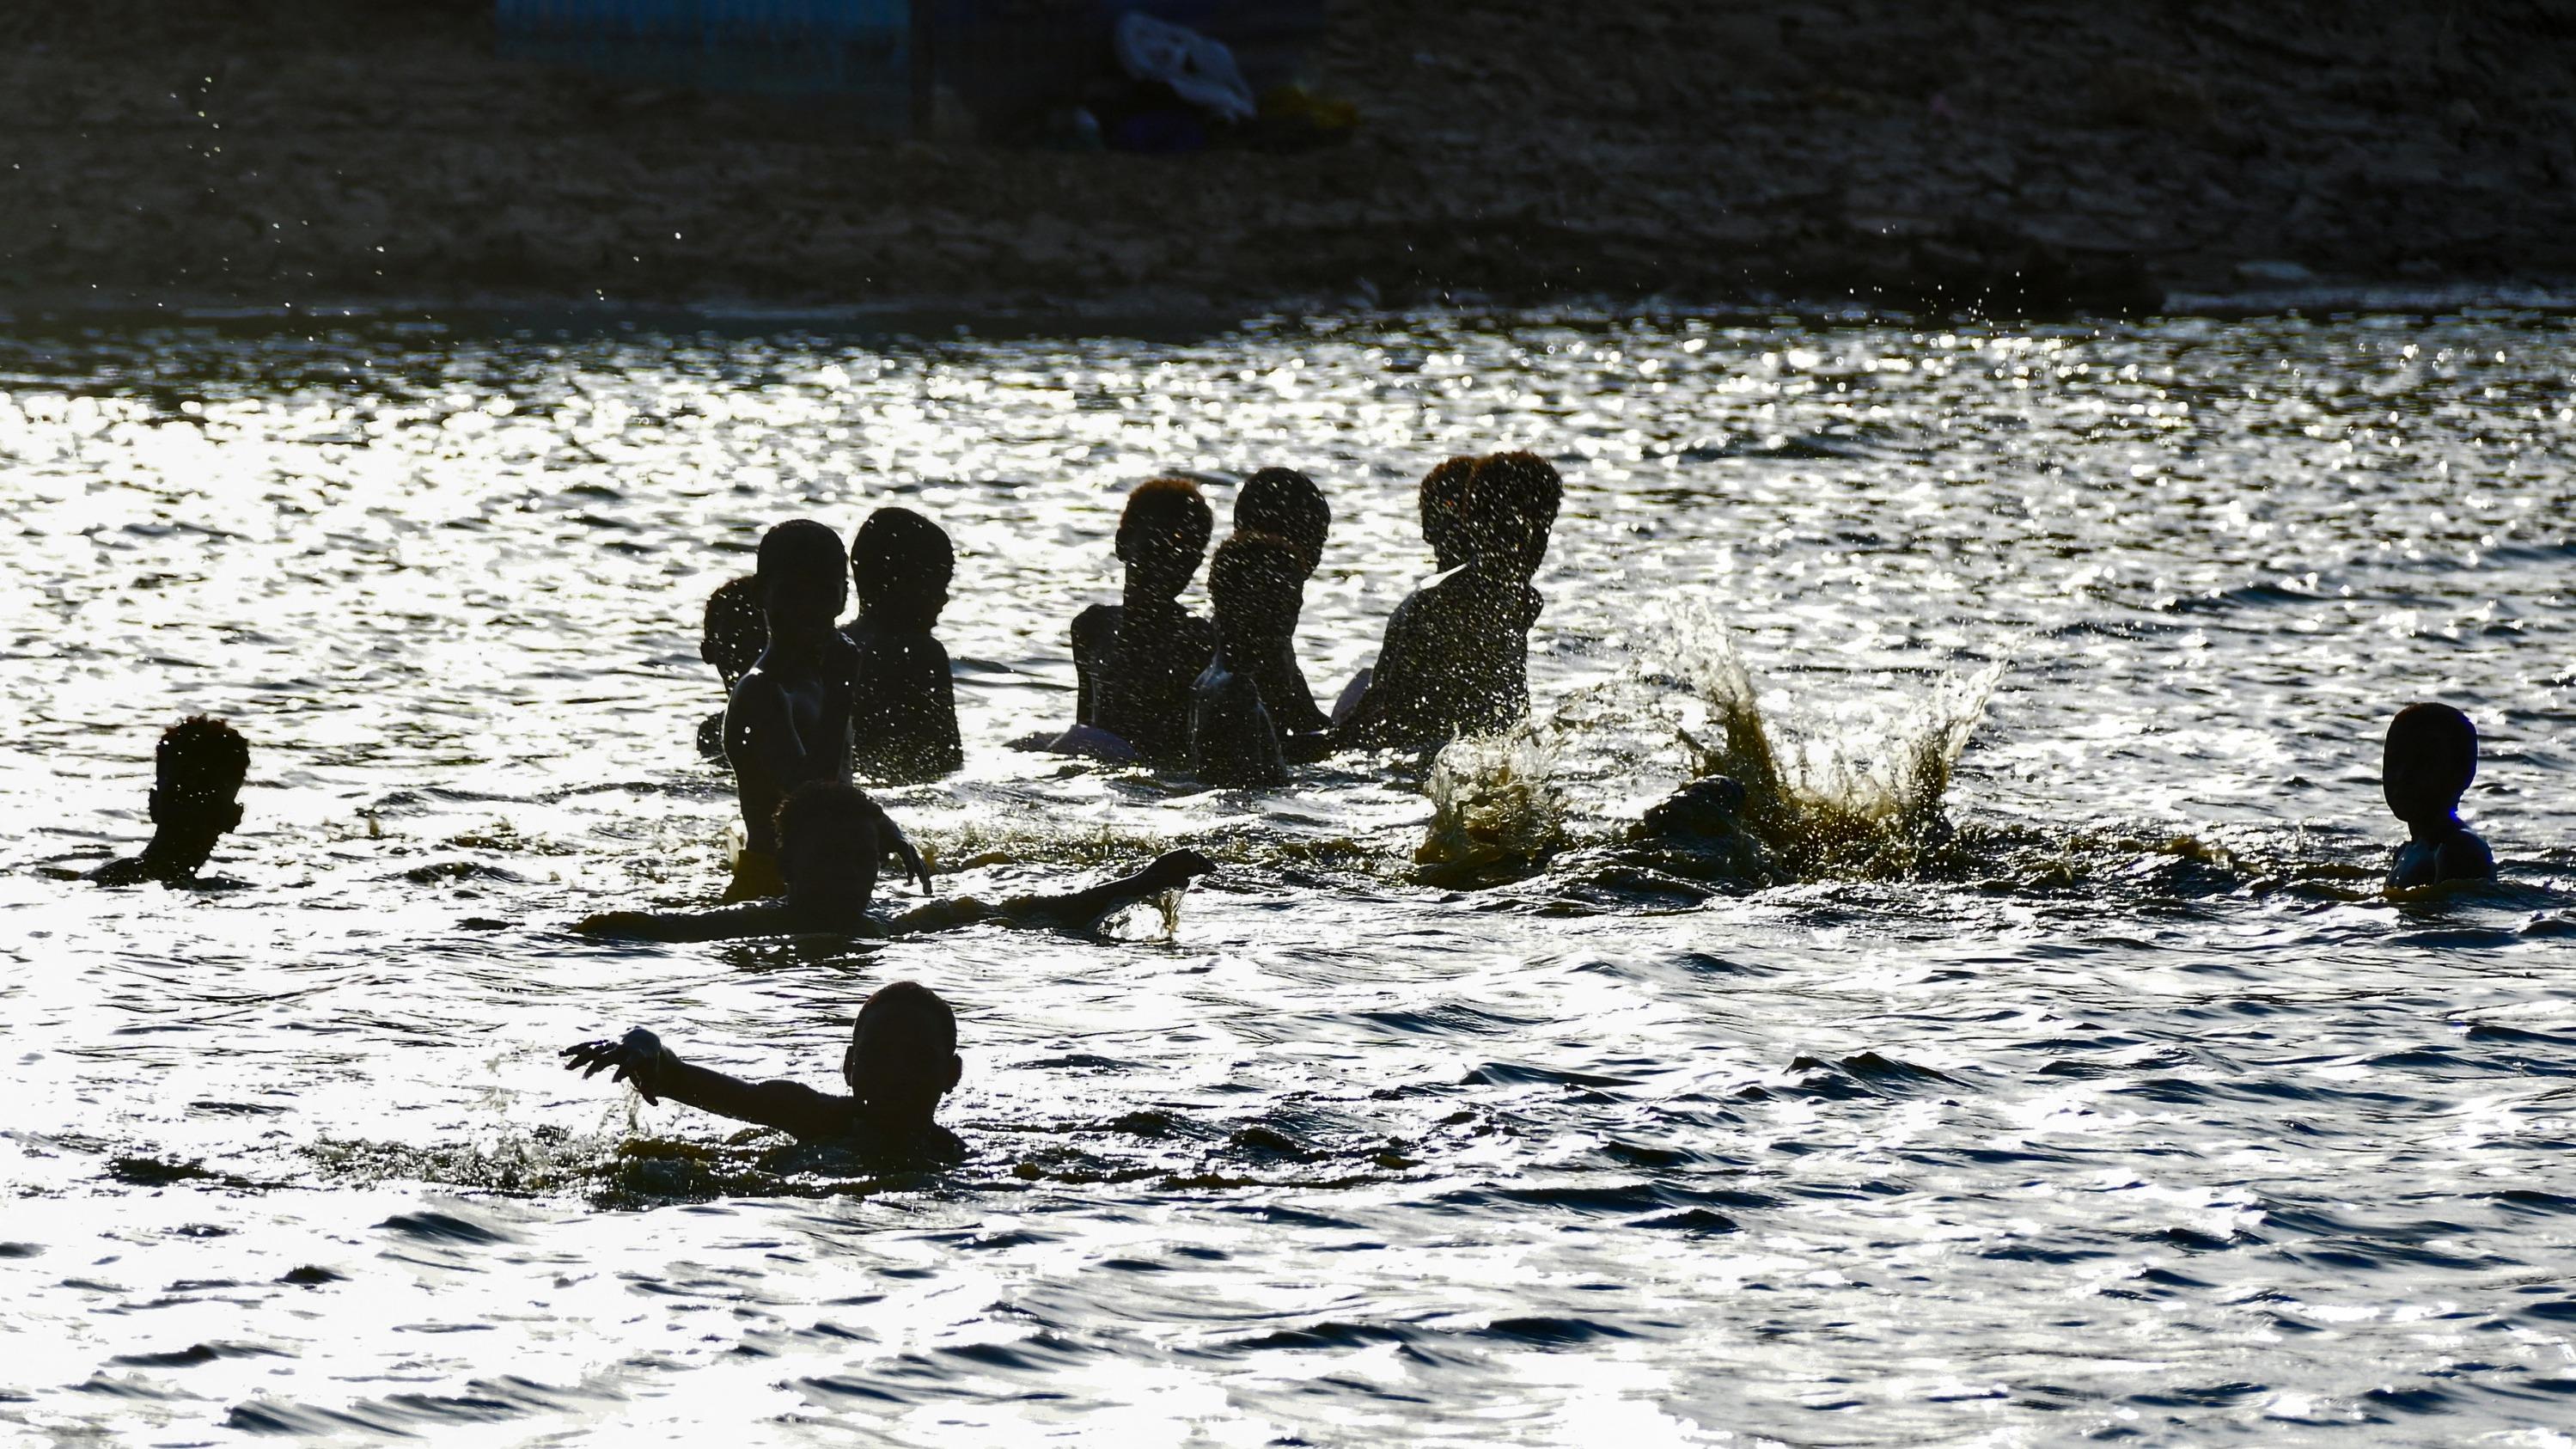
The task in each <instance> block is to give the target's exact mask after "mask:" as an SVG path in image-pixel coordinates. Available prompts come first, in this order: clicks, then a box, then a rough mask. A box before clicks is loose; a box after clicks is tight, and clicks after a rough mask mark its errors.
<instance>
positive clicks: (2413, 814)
mask: <svg viewBox="0 0 2576 1449" xmlns="http://www.w3.org/2000/svg"><path fill="white" fill-rule="evenodd" d="M2477 777H2478V727H2477V726H2476V725H2473V724H2471V723H2469V717H2468V716H2467V715H2464V714H2462V713H2460V712H2459V711H2458V710H2456V709H2453V708H2451V707H2450V706H2449V705H2447V704H2410V705H2408V706H2406V707H2405V708H2404V709H2401V710H2399V711H2398V712H2397V718H2395V719H2393V720H2390V721H2389V722H2388V746H2387V749H2386V751H2385V753H2383V754H2382V755H2381V757H2380V767H2379V783H2380V789H2381V791H2382V792H2383V793H2385V794H2386V795H2387V797H2388V808H2389V810H2390V811H2391V812H2393V813H2394V814H2395V815H2396V816H2397V818H2398V819H2400V820H2403V821H2405V822H2407V823H2408V824H2410V825H2413V824H2417V823H2430V822H2437V821H2440V820H2444V819H2447V818H2449V817H2450V816H2451V815H2453V814H2454V813H2456V812H2457V811H2458V810H2459V808H2460V797H2461V796H2462V795H2464V794H2466V793H2468V788H2469V782H2470V781H2472V780H2475V779H2476V778H2477Z"/></svg>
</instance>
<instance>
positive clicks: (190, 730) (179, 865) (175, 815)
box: [89, 715, 250, 886]
mask: <svg viewBox="0 0 2576 1449" xmlns="http://www.w3.org/2000/svg"><path fill="white" fill-rule="evenodd" d="M249 769H250V746H249V745H247V744H245V743H244V742H243V740H242V737H241V735H240V734H239V733H237V732H236V731H235V730H234V729H233V727H232V726H230V725H228V724H225V723H224V722H223V721H222V720H219V719H214V718H212V717H210V716H207V715H190V716H189V717H188V718H186V719H183V720H181V721H179V722H178V723H177V724H175V725H172V726H171V727H170V728H168V729H166V730H164V731H162V733H161V739H160V741H159V743H158V744H156V745H155V746H154V748H153V784H152V793H151V796H150V801H151V804H150V814H151V817H152V839H151V840H150V841H148V842H146V843H145V845H144V847H143V850H142V853H141V854H138V855H131V856H127V857H125V858H123V859H121V860H111V861H109V862H108V863H107V864H105V865H102V866H100V867H99V868H98V869H96V870H94V871H91V872H90V874H89V878H90V879H91V880H93V881H95V882H97V883H98V884H100V885H111V886H115V885H141V884H143V883H145V882H147V881H159V882H161V883H162V884H164V885H174V886H193V885H197V884H200V882H199V881H198V879H197V872H198V871H199V870H200V869H202V868H203V867H204V866H205V863H206V861H207V859H208V858H209V857H210V856H212V855H213V854H214V851H215V843H216V842H217V841H219V840H221V839H222V838H223V837H224V836H225V835H226V834H227V833H229V832H230V831H232V830H233V829H234V828H235V827H237V826H239V825H240V824H241V817H242V809H241V801H240V798H239V797H240V794H241V787H242V780H243V779H244V777H245V776H246V775H247V773H248V772H249ZM208 884H213V883H211V882H210V883H208Z"/></svg>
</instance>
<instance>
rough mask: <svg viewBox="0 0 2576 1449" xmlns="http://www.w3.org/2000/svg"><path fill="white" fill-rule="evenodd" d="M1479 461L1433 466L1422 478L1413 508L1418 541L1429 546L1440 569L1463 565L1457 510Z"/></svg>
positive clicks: (1464, 458) (1462, 460)
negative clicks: (1417, 519) (1416, 514)
mask: <svg viewBox="0 0 2576 1449" xmlns="http://www.w3.org/2000/svg"><path fill="white" fill-rule="evenodd" d="M1483 461H1484V460H1483V459H1481V458H1475V457H1468V456H1464V455H1462V456H1459V457H1455V458H1451V459H1449V460H1448V461H1447V462H1444V463H1440V464H1437V465H1435V466H1434V467H1433V468H1432V470H1431V471H1430V472H1428V473H1425V474H1423V475H1422V487H1421V490H1420V495H1419V497H1418V499H1417V500H1416V507H1417V508H1418V509H1419V511H1420V513H1421V516H1422V541H1423V542H1425V543H1427V544H1429V545H1431V557H1432V559H1433V560H1434V561H1436V562H1437V563H1438V564H1439V565H1440V567H1442V568H1443V569H1452V568H1456V567H1457V566H1458V565H1460V564H1462V563H1464V562H1466V552H1467V541H1466V537H1465V535H1464V532H1463V530H1462V528H1461V526H1460V522H1459V517H1458V506H1459V505H1460V504H1461V503H1463V502H1464V501H1465V500H1466V495H1467V478H1468V475H1470V474H1472V473H1474V472H1475V471H1476V465H1477V464H1478V463H1481V462H1483Z"/></svg>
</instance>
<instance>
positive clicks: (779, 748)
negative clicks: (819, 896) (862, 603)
mask: <svg viewBox="0 0 2576 1449" xmlns="http://www.w3.org/2000/svg"><path fill="white" fill-rule="evenodd" d="M842 567H843V564H842V555H841V540H840V536H839V535H837V534H835V533H833V532H832V530H830V529H828V528H826V527H824V526H823V525H822V524H819V523H816V522H813V521H812V520H810V519H802V518H800V519H797V520H795V521H793V522H789V523H782V524H779V525H778V526H777V527H775V528H773V529H771V530H769V532H767V533H766V534H763V535H762V536H761V540H760V554H759V566H758V568H757V570H756V571H755V572H754V574H753V578H754V579H755V580H756V581H757V584H758V587H759V591H760V609H761V616H762V618H763V619H764V620H765V621H766V622H767V625H768V631H769V635H768V637H769V643H768V646H767V647H766V648H764V649H763V650H762V651H761V654H760V659H759V662H757V663H755V664H754V665H753V666H752V667H751V669H750V671H749V672H748V673H746V674H744V675H743V676H742V678H741V679H740V680H739V681H738V682H736V683H735V685H734V687H733V701H732V703H731V704H729V705H728V706H726V709H725V729H724V747H725V759H726V761H727V762H728V763H730V764H731V765H732V766H733V778H734V790H735V793H736V794H737V795H738V796H739V797H740V799H741V802H742V823H743V834H744V846H743V859H742V861H741V862H739V864H738V866H737V870H736V874H737V877H738V880H737V887H736V890H735V891H734V892H733V894H735V895H736V896H741V895H755V894H756V895H768V894H772V893H773V892H772V891H771V890H770V889H768V887H770V886H771V885H772V884H773V882H774V877H775V875H776V863H775V857H776V856H777V853H778V840H777V835H776V832H775V826H776V822H777V819H778V805H779V802H780V801H781V800H784V799H785V798H786V797H787V793H788V792H789V791H791V790H793V789H795V788H796V787H797V786H799V785H802V784H804V783H806V782H807V781H809V780H840V779H846V778H848V776H849V773H850V700H851V693H852V690H853V688H854V687H855V682H856V675H857V672H858V650H857V649H855V648H854V647H852V646H851V644H850V641H849V640H848V639H847V638H845V637H843V635H842V634H841V631H840V630H839V629H837V628H835V627H834V623H833V621H835V620H836V619H838V618H839V617H840V614H841V605H842V604H843V603H844V602H846V600H847V598H848V593H849V578H848V576H847V575H846V574H844V573H843V572H842Z"/></svg>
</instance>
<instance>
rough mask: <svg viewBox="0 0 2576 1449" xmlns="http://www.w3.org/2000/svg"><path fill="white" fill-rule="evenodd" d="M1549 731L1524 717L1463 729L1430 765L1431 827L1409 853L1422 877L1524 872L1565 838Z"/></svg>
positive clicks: (1464, 878) (1555, 746)
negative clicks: (1499, 728) (1494, 727)
mask: <svg viewBox="0 0 2576 1449" xmlns="http://www.w3.org/2000/svg"><path fill="white" fill-rule="evenodd" d="M1560 751H1561V745H1560V743H1559V740H1558V737H1557V735H1556V734H1555V732H1554V731H1551V730H1549V729H1547V728H1546V727H1544V726H1541V725H1537V724H1533V723H1529V722H1527V721H1524V722H1523V723H1521V724H1518V725H1515V726H1513V727H1512V728H1511V729H1508V730H1505V731H1503V732H1501V733H1499V734H1490V735H1461V736H1459V737H1458V738H1457V739H1454V740H1451V741H1450V742H1449V743H1448V744H1447V745H1445V746H1443V747H1442V749H1441V751H1440V754H1439V756H1438V758H1436V759H1434V760H1433V761H1432V764H1431V778H1430V781H1429V782H1428V784H1427V785H1426V787H1425V788H1426V789H1427V790H1428V791H1429V793H1430V795H1431V825H1430V828H1429V829H1428V830H1426V831H1425V832H1424V834H1423V838H1422V844H1421V845H1420V846H1419V847H1418V848H1416V849H1415V851H1414V853H1413V860H1414V864H1415V865H1416V866H1417V867H1420V869H1419V871H1418V872H1417V873H1418V874H1419V875H1420V876H1421V878H1423V879H1424V880H1427V881H1430V882H1432V883H1434V884H1443V885H1452V884H1465V883H1467V882H1470V881H1476V880H1481V879H1487V878H1490V877H1493V876H1495V875H1497V874H1506V873H1517V872H1521V871H1526V870H1528V869H1530V868H1531V867H1532V866H1534V865H1536V864H1537V863H1538V862H1540V861H1541V860H1544V859H1545V858H1546V857H1547V856H1548V855H1549V854H1551V853H1553V852H1554V851H1555V850H1556V849H1557V848H1558V847H1560V846H1561V845H1563V844H1564V843H1565V822H1566V814H1567V811H1566V800H1565V795H1564V792H1563V791H1562V790H1561V789H1560V788H1559V785H1558V782H1557V779H1556V772H1557V763H1558V760H1559V758H1560Z"/></svg>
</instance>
